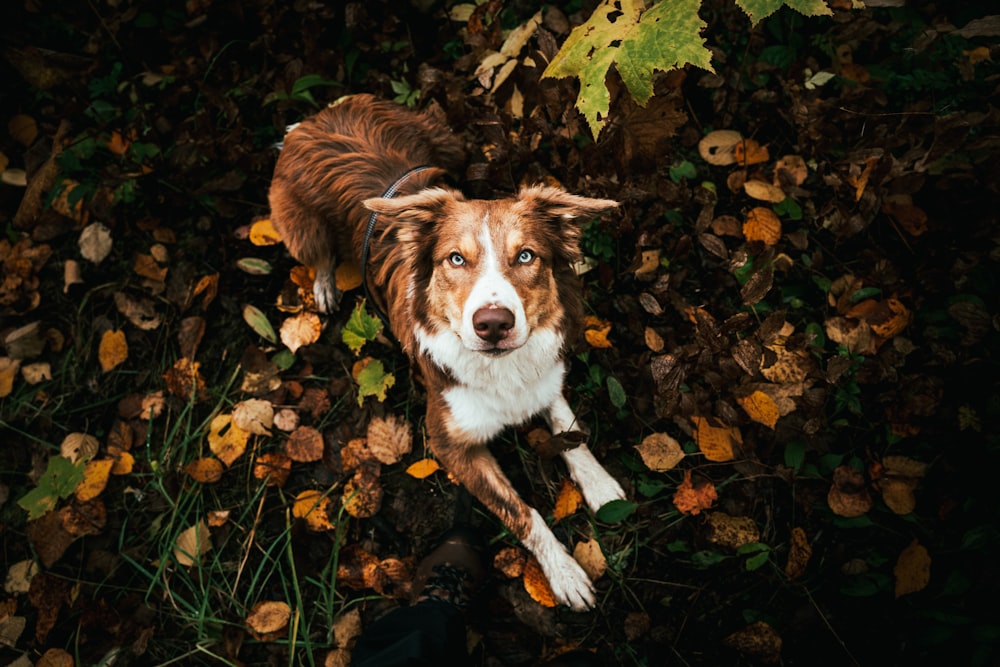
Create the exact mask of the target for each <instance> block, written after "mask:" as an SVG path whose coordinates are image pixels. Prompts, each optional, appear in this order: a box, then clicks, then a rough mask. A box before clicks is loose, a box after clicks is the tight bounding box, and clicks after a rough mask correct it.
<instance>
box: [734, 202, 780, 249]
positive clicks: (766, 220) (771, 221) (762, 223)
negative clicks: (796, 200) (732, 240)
mask: <svg viewBox="0 0 1000 667" xmlns="http://www.w3.org/2000/svg"><path fill="white" fill-rule="evenodd" d="M743 236H744V238H746V240H747V241H761V242H762V243H764V245H769V246H770V245H775V244H776V243H777V242H778V241H780V240H781V219H780V218H778V216H777V214H775V212H774V211H772V210H771V209H769V208H764V207H763V206H757V207H755V208H752V209H750V212H749V213H747V219H746V222H744V223H743Z"/></svg>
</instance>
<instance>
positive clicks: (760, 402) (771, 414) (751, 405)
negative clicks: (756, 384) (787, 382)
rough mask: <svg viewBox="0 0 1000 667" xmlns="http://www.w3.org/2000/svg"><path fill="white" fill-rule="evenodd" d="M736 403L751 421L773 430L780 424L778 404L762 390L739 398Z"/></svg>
mask: <svg viewBox="0 0 1000 667" xmlns="http://www.w3.org/2000/svg"><path fill="white" fill-rule="evenodd" d="M736 402H737V403H739V404H740V407H742V408H743V409H744V410H745V411H746V413H747V415H749V416H750V419H752V420H754V421H755V422H757V423H758V424H763V425H764V426H767V427H768V428H771V429H773V428H774V425H775V424H777V423H778V417H780V416H781V412H780V411H779V410H778V404H777V403H775V402H774V399H773V398H771V397H770V396H769V395H767V394H765V393H764V392H763V391H760V390H755V391H753V392H752V393H750V394H749V395H747V396H743V397H738V398H737V399H736Z"/></svg>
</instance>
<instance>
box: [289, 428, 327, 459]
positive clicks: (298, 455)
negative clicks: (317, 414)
mask: <svg viewBox="0 0 1000 667" xmlns="http://www.w3.org/2000/svg"><path fill="white" fill-rule="evenodd" d="M285 453H286V454H287V455H288V458H290V459H291V460H292V461H297V462H299V463H312V462H313V461H319V460H320V459H322V458H323V434H322V433H320V432H319V431H317V430H316V429H315V428H313V427H312V426H299V427H298V428H296V429H295V430H294V431H292V433H291V435H290V436H289V437H288V441H287V442H286V443H285Z"/></svg>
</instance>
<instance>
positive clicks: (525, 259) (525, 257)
mask: <svg viewBox="0 0 1000 667" xmlns="http://www.w3.org/2000/svg"><path fill="white" fill-rule="evenodd" d="M534 258H535V253H533V252H531V251H530V250H522V251H521V254H520V255H518V256H517V262H518V264H527V263H529V262H530V261H531V260H533V259H534Z"/></svg>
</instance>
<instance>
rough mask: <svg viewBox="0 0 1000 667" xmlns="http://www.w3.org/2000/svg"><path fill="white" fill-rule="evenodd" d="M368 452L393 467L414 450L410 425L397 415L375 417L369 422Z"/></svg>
mask: <svg viewBox="0 0 1000 667" xmlns="http://www.w3.org/2000/svg"><path fill="white" fill-rule="evenodd" d="M367 442H368V451H369V452H371V455H372V456H374V457H375V458H376V459H378V460H379V462H381V463H384V464H386V465H392V464H393V463H396V462H398V461H399V460H400V459H402V458H403V457H404V456H406V455H407V454H409V453H410V451H411V450H412V449H413V435H412V433H411V432H410V423H409V422H408V421H406V420H405V419H403V418H401V417H397V416H396V415H392V414H390V415H386V416H384V417H373V418H372V420H371V421H370V422H368V437H367Z"/></svg>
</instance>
